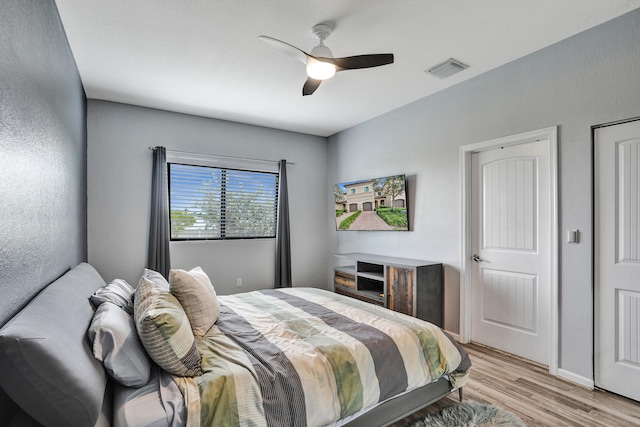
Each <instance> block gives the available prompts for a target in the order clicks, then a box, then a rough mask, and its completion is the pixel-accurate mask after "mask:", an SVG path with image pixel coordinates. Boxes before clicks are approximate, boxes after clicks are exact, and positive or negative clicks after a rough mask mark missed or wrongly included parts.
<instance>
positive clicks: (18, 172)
mask: <svg viewBox="0 0 640 427" xmlns="http://www.w3.org/2000/svg"><path fill="white" fill-rule="evenodd" d="M85 259H86V101H85V96H84V90H83V88H82V84H81V82H80V78H79V76H78V70H77V68H76V64H75V61H74V59H73V56H72V55H71V50H70V48H69V45H68V43H67V38H66V35H65V32H64V29H63V28H62V24H61V22H60V19H59V16H58V12H57V9H56V6H55V3H54V2H53V1H47V0H3V1H2V2H0V295H1V296H2V297H1V298H0V325H1V324H4V323H5V322H6V321H7V320H8V319H9V318H10V317H11V316H12V315H13V314H15V313H16V312H17V311H18V310H19V309H20V308H21V307H22V306H23V305H24V304H25V302H26V301H27V300H28V299H29V298H30V297H31V296H33V295H34V294H36V293H37V292H38V291H39V290H40V289H42V288H43V287H44V286H45V285H46V284H48V283H49V282H51V281H53V280H54V279H55V278H57V277H58V276H60V275H62V273H64V272H65V271H66V270H68V269H69V268H70V267H73V266H75V265H76V264H78V263H79V262H80V261H83V260H85Z"/></svg>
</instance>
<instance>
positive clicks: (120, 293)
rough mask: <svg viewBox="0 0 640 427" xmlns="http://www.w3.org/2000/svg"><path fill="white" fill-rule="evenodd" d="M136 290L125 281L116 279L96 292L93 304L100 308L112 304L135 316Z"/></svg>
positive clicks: (92, 296)
mask: <svg viewBox="0 0 640 427" xmlns="http://www.w3.org/2000/svg"><path fill="white" fill-rule="evenodd" d="M134 292H135V289H133V286H131V285H130V284H128V283H127V282H126V281H125V280H123V279H115V280H113V281H111V282H110V283H109V284H107V285H105V286H103V287H101V288H100V289H98V290H97V291H95V292H94V294H93V295H91V297H89V298H90V299H91V302H92V303H93V306H94V307H96V308H97V307H99V306H100V304H102V303H103V302H107V301H109V302H112V303H114V304H115V305H117V306H118V307H120V308H122V309H123V310H124V311H126V312H127V313H129V314H133V293H134Z"/></svg>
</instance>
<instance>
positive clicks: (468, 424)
mask: <svg viewBox="0 0 640 427" xmlns="http://www.w3.org/2000/svg"><path fill="white" fill-rule="evenodd" d="M498 426H499V427H507V426H509V427H526V424H525V423H524V422H523V421H522V420H521V419H520V418H518V417H517V416H516V415H515V414H513V413H511V412H509V411H506V410H504V409H501V408H498V407H496V406H492V405H485V404H483V403H478V402H463V403H458V404H456V405H453V406H448V407H446V408H444V409H442V410H441V411H440V412H438V413H437V414H433V415H428V416H427V417H426V418H425V419H424V420H418V421H415V422H414V423H413V424H411V427H498Z"/></svg>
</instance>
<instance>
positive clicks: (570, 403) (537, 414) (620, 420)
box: [393, 344, 640, 427]
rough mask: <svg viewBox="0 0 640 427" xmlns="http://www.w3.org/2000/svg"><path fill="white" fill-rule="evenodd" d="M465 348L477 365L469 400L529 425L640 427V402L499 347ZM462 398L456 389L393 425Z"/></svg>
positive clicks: (404, 423) (467, 395)
mask: <svg viewBox="0 0 640 427" xmlns="http://www.w3.org/2000/svg"><path fill="white" fill-rule="evenodd" d="M463 347H464V348H465V349H466V350H467V351H468V352H469V355H470V357H471V363H472V364H473V367H472V370H471V375H470V378H469V381H468V383H467V385H466V386H465V387H464V400H473V401H476V402H482V403H490V404H493V405H496V406H500V407H502V408H504V409H507V410H509V411H511V412H513V413H515V414H516V415H518V416H519V417H520V418H522V420H523V421H524V422H525V423H526V424H527V426H585V427H591V426H593V427H596V426H597V427H601V426H606V427H614V426H615V427H623V426H635V427H638V426H640V403H639V402H636V401H633V400H630V399H626V398H624V397H621V396H618V395H615V394H613V393H607V392H604V391H598V390H595V391H594V390H590V389H588V388H586V387H582V386H579V385H576V384H573V383H571V382H568V381H564V380H562V379H559V378H556V377H553V376H551V375H549V369H548V368H547V367H546V366H542V365H538V364H535V363H533V362H530V361H527V360H524V359H520V358H518V357H514V356H511V355H507V354H504V353H501V352H498V351H496V350H493V349H489V348H486V347H483V346H480V345H477V344H469V345H465V346H463ZM638 387H640V384H638ZM457 402H458V393H453V394H451V395H450V396H449V397H447V398H446V399H443V400H441V401H440V402H437V403H436V404H434V405H431V406H429V407H427V408H425V409H423V410H422V411H420V412H417V413H416V414H414V415H412V416H410V417H408V418H405V419H404V420H401V421H399V422H397V423H395V424H393V427H406V426H408V425H409V423H410V422H411V421H414V420H416V419H420V418H422V417H424V416H425V415H426V414H430V413H434V412H437V411H439V410H440V409H441V408H443V407H445V406H449V405H453V404H455V403H457Z"/></svg>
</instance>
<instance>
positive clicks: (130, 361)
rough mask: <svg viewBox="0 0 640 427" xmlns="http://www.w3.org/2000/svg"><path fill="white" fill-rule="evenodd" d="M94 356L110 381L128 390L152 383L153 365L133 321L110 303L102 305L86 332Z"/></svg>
mask: <svg viewBox="0 0 640 427" xmlns="http://www.w3.org/2000/svg"><path fill="white" fill-rule="evenodd" d="M87 336H88V337H89V342H90V343H91V344H92V347H93V356H94V357H95V358H96V359H98V360H99V361H101V362H102V364H103V365H104V368H105V369H106V370H107V372H108V373H109V375H110V376H111V378H113V379H114V380H116V381H117V382H119V383H120V384H122V385H125V386H127V387H136V388H137V387H142V386H143V385H145V384H146V383H148V382H149V375H150V374H151V362H150V361H149V356H148V355H147V353H146V352H145V351H144V348H143V347H142V344H141V343H140V339H139V338H138V332H137V331H136V326H135V324H134V323H133V319H132V318H131V316H129V315H128V314H127V313H126V312H125V311H124V310H123V309H121V308H120V307H118V306H117V305H115V304H113V303H111V302H105V303H103V304H101V305H100V306H99V307H98V309H97V310H96V314H94V316H93V320H92V321H91V325H90V326H89V329H88V330H87Z"/></svg>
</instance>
